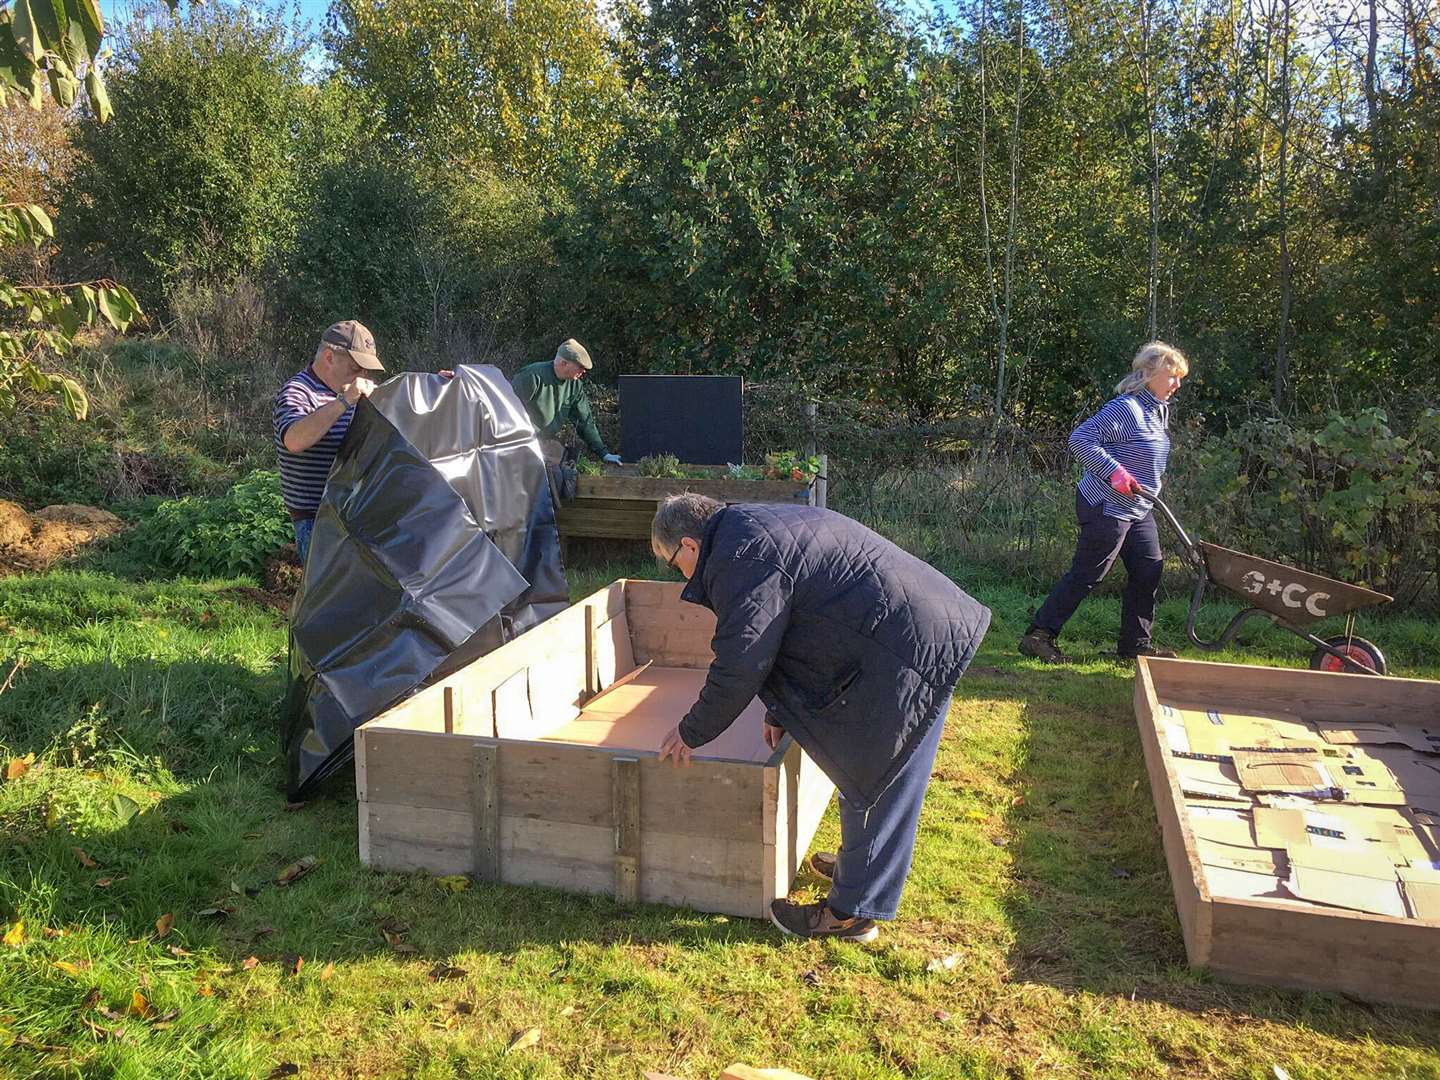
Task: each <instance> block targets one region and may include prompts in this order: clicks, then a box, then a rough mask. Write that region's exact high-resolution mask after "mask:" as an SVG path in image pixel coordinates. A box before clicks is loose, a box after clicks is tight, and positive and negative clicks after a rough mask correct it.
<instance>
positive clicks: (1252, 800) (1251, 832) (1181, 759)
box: [1135, 659, 1440, 1009]
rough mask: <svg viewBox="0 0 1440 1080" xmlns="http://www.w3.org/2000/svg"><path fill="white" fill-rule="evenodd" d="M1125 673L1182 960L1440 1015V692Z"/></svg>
mask: <svg viewBox="0 0 1440 1080" xmlns="http://www.w3.org/2000/svg"><path fill="white" fill-rule="evenodd" d="M1138 668H1139V670H1138V674H1137V677H1136V679H1135V714H1136V718H1137V720H1138V722H1139V728H1140V740H1141V743H1142V744H1143V746H1144V750H1145V764H1146V768H1147V770H1148V771H1149V774H1150V785H1151V788H1152V790H1153V792H1154V796H1155V809H1156V812H1157V813H1158V815H1159V819H1160V828H1161V832H1162V834H1163V837H1164V845H1165V858H1166V862H1167V863H1168V864H1169V869H1170V877H1171V881H1172V884H1173V886H1174V890H1175V903H1176V906H1177V907H1178V909H1179V914H1180V926H1181V929H1182V931H1183V933H1184V937H1185V951H1186V953H1187V955H1188V957H1189V960H1190V963H1191V964H1192V965H1194V966H1197V967H1206V968H1209V969H1210V970H1211V971H1213V972H1214V973H1215V974H1216V975H1218V976H1221V977H1223V978H1226V979H1231V980H1235V981H1238V982H1246V983H1264V984H1270V985H1275V986H1285V987H1294V988H1298V989H1304V990H1323V991H1332V992H1337V993H1343V994H1348V995H1352V996H1355V997H1359V998H1364V999H1367V1000H1371V1001H1382V1002H1393V1003H1396V1004H1403V1005H1413V1006H1419V1007H1422V1008H1431V1009H1433V1008H1437V1007H1440V753H1436V751H1440V682H1431V681H1426V680H1419V679H1395V678H1383V677H1378V676H1369V675H1358V674H1340V673H1330V672H1319V671H1298V670H1290V669H1279V668H1266V667H1250V666H1237V665H1232V664H1211V663H1197V662H1192V661H1185V660H1147V659H1142V660H1141V661H1140V662H1139V665H1138Z"/></svg>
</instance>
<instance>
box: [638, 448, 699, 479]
mask: <svg viewBox="0 0 1440 1080" xmlns="http://www.w3.org/2000/svg"><path fill="white" fill-rule="evenodd" d="M635 468H636V469H637V470H638V472H639V474H640V475H641V476H648V477H652V478H655V479H665V480H686V479H690V477H689V475H688V474H687V472H686V471H685V470H684V469H682V468H681V467H680V459H679V458H677V457H676V456H675V455H674V454H652V455H651V456H650V457H643V458H641V459H640V460H639V461H637V462H636V463H635Z"/></svg>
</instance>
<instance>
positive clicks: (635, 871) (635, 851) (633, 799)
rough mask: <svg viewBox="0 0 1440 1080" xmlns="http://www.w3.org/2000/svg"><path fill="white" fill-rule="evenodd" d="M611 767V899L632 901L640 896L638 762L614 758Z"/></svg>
mask: <svg viewBox="0 0 1440 1080" xmlns="http://www.w3.org/2000/svg"><path fill="white" fill-rule="evenodd" d="M611 770H612V771H611V777H612V785H611V792H612V796H611V801H612V806H613V812H614V817H615V899H616V900H618V901H619V902H620V903H622V904H633V903H635V901H636V900H638V899H639V897H640V761H639V759H638V758H624V757H617V758H615V759H614V761H613V763H612V765H611Z"/></svg>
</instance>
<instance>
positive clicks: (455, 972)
mask: <svg viewBox="0 0 1440 1080" xmlns="http://www.w3.org/2000/svg"><path fill="white" fill-rule="evenodd" d="M467 974H468V972H467V971H466V970H465V969H464V968H458V967H451V966H450V965H449V964H436V965H435V966H434V967H432V968H431V969H430V974H429V975H428V976H426V977H427V978H428V979H429V980H430V981H431V982H439V981H440V980H441V979H463V978H464V977H465V976H466V975H467Z"/></svg>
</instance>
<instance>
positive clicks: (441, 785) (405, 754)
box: [356, 726, 474, 811]
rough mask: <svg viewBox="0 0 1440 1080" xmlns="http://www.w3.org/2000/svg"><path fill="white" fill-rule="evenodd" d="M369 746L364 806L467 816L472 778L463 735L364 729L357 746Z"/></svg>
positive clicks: (360, 789)
mask: <svg viewBox="0 0 1440 1080" xmlns="http://www.w3.org/2000/svg"><path fill="white" fill-rule="evenodd" d="M362 740H363V743H364V745H365V782H364V786H363V787H359V786H358V783H359V777H358V774H357V791H356V795H357V797H358V798H359V799H360V801H362V802H379V803H394V804H397V805H401V806H424V807H431V808H435V809H443V810H461V811H468V810H469V809H470V804H471V787H472V785H473V780H474V774H473V770H472V769H471V767H470V756H471V755H470V752H469V750H468V748H467V747H468V744H469V743H470V741H471V739H470V738H469V737H467V736H464V735H444V734H441V733H439V732H432V731H405V730H393V729H387V728H373V727H369V726H366V727H363V728H361V729H360V732H359V733H357V736H356V744H357V746H358V745H359V744H360V743H361V742H362Z"/></svg>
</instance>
